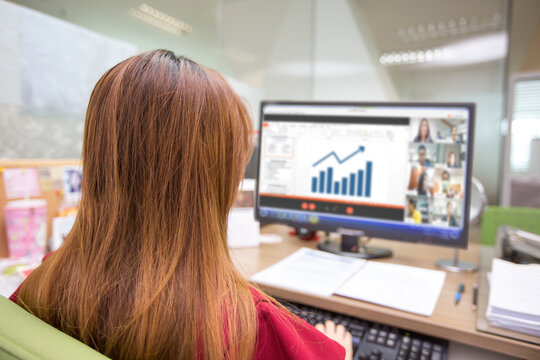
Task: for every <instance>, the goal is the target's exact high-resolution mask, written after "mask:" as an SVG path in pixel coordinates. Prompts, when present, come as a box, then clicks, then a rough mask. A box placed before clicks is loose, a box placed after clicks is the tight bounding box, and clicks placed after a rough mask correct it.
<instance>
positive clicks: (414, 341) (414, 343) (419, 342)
mask: <svg viewBox="0 0 540 360" xmlns="http://www.w3.org/2000/svg"><path fill="white" fill-rule="evenodd" d="M412 344H413V345H417V346H418V347H420V344H422V342H421V341H420V340H418V339H413V341H412Z"/></svg>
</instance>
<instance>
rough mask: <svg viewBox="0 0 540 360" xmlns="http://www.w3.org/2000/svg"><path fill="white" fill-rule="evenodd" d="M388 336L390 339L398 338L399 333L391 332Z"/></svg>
mask: <svg viewBox="0 0 540 360" xmlns="http://www.w3.org/2000/svg"><path fill="white" fill-rule="evenodd" d="M388 338H389V339H390V340H396V339H397V334H396V333H393V332H391V333H390V334H388Z"/></svg>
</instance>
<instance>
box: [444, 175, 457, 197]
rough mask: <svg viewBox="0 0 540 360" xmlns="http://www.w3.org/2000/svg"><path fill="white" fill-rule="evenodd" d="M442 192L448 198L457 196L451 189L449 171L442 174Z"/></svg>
mask: <svg viewBox="0 0 540 360" xmlns="http://www.w3.org/2000/svg"><path fill="white" fill-rule="evenodd" d="M441 192H442V193H443V194H445V195H446V197H448V198H452V197H454V196H455V195H456V194H455V193H454V191H453V190H452V189H451V187H450V172H449V171H448V170H443V172H442V174H441Z"/></svg>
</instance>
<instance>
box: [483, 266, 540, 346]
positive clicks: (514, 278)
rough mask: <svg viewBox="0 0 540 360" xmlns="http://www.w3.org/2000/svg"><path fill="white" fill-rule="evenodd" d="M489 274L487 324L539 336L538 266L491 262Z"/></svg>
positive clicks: (539, 293) (539, 276)
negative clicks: (490, 273) (489, 287)
mask: <svg viewBox="0 0 540 360" xmlns="http://www.w3.org/2000/svg"><path fill="white" fill-rule="evenodd" d="M491 271H492V275H491V283H490V286H491V289H490V293H489V303H488V310H487V313H486V317H487V319H488V320H489V322H490V323H491V324H492V325H494V326H499V327H502V328H506V329H509V330H514V331H519V332H524V333H528V334H532V335H535V336H540V265H537V264H530V265H518V264H514V263H511V262H508V261H504V260H501V259H493V264H492V270H491Z"/></svg>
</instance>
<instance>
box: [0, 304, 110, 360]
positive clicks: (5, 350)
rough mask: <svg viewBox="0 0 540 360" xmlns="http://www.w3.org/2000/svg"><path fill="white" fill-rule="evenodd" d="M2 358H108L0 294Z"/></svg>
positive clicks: (22, 359) (89, 359) (101, 359)
mask: <svg viewBox="0 0 540 360" xmlns="http://www.w3.org/2000/svg"><path fill="white" fill-rule="evenodd" d="M0 359H2V360H37V359H46V360H74V359H77V360H106V359H109V358H108V357H105V356H104V355H102V354H100V353H99V352H97V351H95V350H94V349H92V348H90V347H89V346H86V345H85V344H83V343H81V342H80V341H78V340H75V339H74V338H72V337H70V336H68V335H66V334H64V333H63V332H61V331H59V330H57V329H55V328H54V327H52V326H50V325H49V324H47V323H46V322H44V321H42V320H40V319H38V318H37V317H35V316H33V315H32V314H30V313H29V312H27V311H26V310H24V309H23V308H21V307H20V306H18V305H17V304H15V303H14V302H12V301H10V300H9V299H6V298H5V297H3V296H1V295H0Z"/></svg>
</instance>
